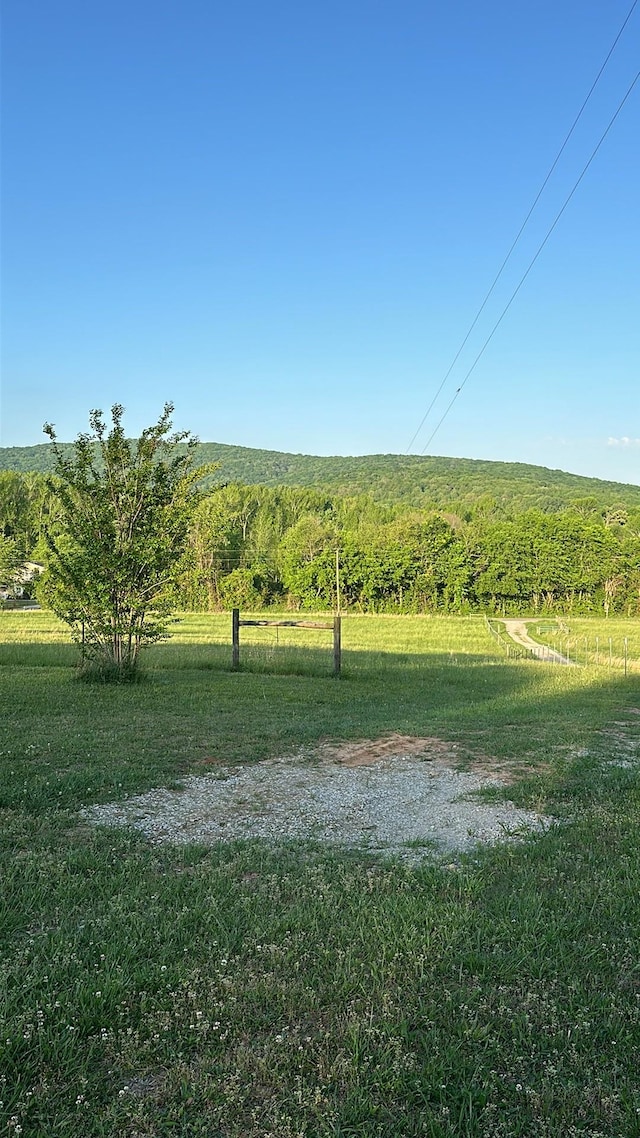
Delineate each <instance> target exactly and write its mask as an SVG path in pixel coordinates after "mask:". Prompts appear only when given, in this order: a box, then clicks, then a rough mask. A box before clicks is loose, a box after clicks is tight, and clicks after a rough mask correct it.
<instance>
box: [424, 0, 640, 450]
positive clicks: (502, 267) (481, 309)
mask: <svg viewBox="0 0 640 1138" xmlns="http://www.w3.org/2000/svg"><path fill="white" fill-rule="evenodd" d="M637 4H638V0H633V4H632V5H631V7H630V9H629V11H628V12H627V15H626V18H625V20H624V21H623V23H622V25H621V27H620V29H619V31H618V34H617V35H616V38H615V39H614V41H613V43H612V44H611V47H610V48H609V51H608V52H607V55H606V56H605V59H604V61H603V63H602V65H601V67H600V70H599V71H598V74H597V75H596V77H595V79H594V81H593V83H592V84H591V87H590V88H589V91H588V92H587V94H586V96H585V98H584V100H583V102H582V106H581V107H580V110H579V111H578V113H577V115H576V117H575V119H574V120H573V122H572V124H571V126H570V128H569V130H568V132H567V134H566V136H565V139H564V141H563V143H562V145H561V147H560V149H559V150H558V153H557V154H556V156H555V158H554V160H553V162H552V164H551V166H550V167H549V170H548V172H547V174H546V177H545V179H544V181H543V182H542V185H541V186H540V189H539V190H538V192H537V194H536V196H535V198H534V200H533V202H532V204H531V206H530V208H529V211H528V213H527V215H526V217H525V219H524V221H523V222H522V225H521V226H520V228H519V230H518V232H517V234H516V236H515V238H514V240H513V242H512V244H511V246H510V248H509V251H508V252H507V255H506V256H505V258H504V260H503V262H502V264H501V265H500V268H499V269H498V272H497V273H496V275H495V277H494V278H493V281H492V282H491V285H490V287H489V289H488V290H487V292H486V293H485V296H484V299H483V301H482V303H481V305H480V307H479V308H478V311H477V312H476V314H475V316H474V318H473V320H472V322H471V324H470V325H469V328H468V329H467V333H466V335H465V337H464V339H463V341H462V343H461V344H460V347H459V348H458V350H457V352H456V354H455V356H454V357H453V359H452V361H451V363H450V365H449V368H448V370H447V372H446V373H445V375H444V377H443V379H442V381H441V383H440V386H439V387H438V389H437V391H436V393H435V395H434V396H433V399H432V400H431V402H430V404H429V406H428V407H427V410H426V411H425V413H424V415H423V416H422V419H421V420H420V424H419V426H418V428H417V429H416V431H415V432H414V434H413V437H412V439H411V442H410V443H409V445H408V447H407V449H406V451H405V454H408V453H409V451H410V450H411V447H412V446H413V444H414V442H415V441H416V439H417V437H418V435H419V434H420V432H421V430H422V428H423V427H424V424H425V423H426V421H427V419H428V418H429V415H430V414H431V411H432V410H433V407H434V405H435V403H436V402H437V400H438V398H439V396H440V393H441V392H442V390H443V388H444V386H445V384H446V382H447V380H448V378H449V376H450V375H451V372H452V371H453V369H454V367H455V365H456V364H457V362H458V360H459V358H460V356H461V354H462V352H463V350H464V348H465V346H466V344H467V341H468V339H469V337H470V335H471V333H472V332H473V330H474V328H475V326H476V324H477V323H478V320H479V319H480V317H481V315H482V313H483V312H484V309H485V308H486V305H487V303H488V301H489V298H490V297H491V295H492V294H493V290H494V289H495V287H496V285H497V283H498V281H499V280H500V277H501V276H502V274H503V272H504V270H505V268H506V266H507V264H508V262H509V261H510V260H511V255H512V253H513V251H514V249H515V248H516V245H517V244H518V242H519V240H520V238H521V237H522V234H523V233H524V230H525V228H526V226H527V224H528V222H529V219H530V218H531V215H532V213H533V211H534V210H535V208H536V206H537V204H538V202H539V201H540V198H541V197H542V194H543V193H544V190H545V189H546V186H547V184H548V182H549V179H550V178H551V175H552V174H553V172H554V170H555V168H556V166H557V165H558V162H559V161H560V158H561V157H562V155H563V153H564V151H565V149H566V147H567V144H568V142H569V140H570V138H571V136H572V134H573V132H574V130H575V128H576V126H577V125H578V123H579V121H580V119H581V118H582V115H583V112H584V110H585V108H586V106H587V103H588V102H589V100H590V98H591V96H592V94H593V92H594V91H595V89H596V87H597V85H598V83H599V81H600V78H601V76H602V74H603V72H604V70H605V67H606V66H607V64H608V62H609V60H610V58H611V56H612V55H613V52H614V51H615V48H616V46H617V44H618V41H619V39H620V37H621V35H622V33H623V31H624V29H625V28H626V26H627V24H628V23H629V20H630V19H631V16H632V15H633V12H634V9H635V8H636V6H637ZM601 141H602V140H601ZM583 172H584V171H583ZM574 188H575V187H574ZM465 382H466V379H465ZM457 394H458V392H456V395H457ZM445 415H446V412H445ZM441 422H442V420H441ZM439 425H440V424H438V426H439ZM437 429H438V428H436V430H437ZM434 434H435V432H434ZM431 438H433V435H432V436H431ZM431 438H430V439H429V442H430V441H431ZM428 445H429V443H427V444H426V446H425V448H424V449H425V450H426V447H427V446H428ZM422 453H424V451H423V452H422Z"/></svg>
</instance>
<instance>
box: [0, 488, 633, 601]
mask: <svg viewBox="0 0 640 1138" xmlns="http://www.w3.org/2000/svg"><path fill="white" fill-rule="evenodd" d="M193 492H194V493H195V494H196V495H197V501H196V502H195V503H193V509H192V510H191V511H190V514H189V524H188V527H185V536H184V539H183V548H182V557H181V561H180V566H179V573H178V574H177V576H176V583H175V584H174V585H173V588H174V597H173V600H174V603H175V604H176V605H177V607H181V608H188V609H202V610H207V609H220V608H232V607H234V606H238V607H240V608H245V609H247V608H254V609H255V608H261V607H265V606H270V605H272V606H278V607H285V608H290V609H298V608H300V609H332V608H333V607H334V606H335V604H336V601H337V588H338V581H337V578H336V550H337V551H338V565H339V588H340V599H341V604H342V607H343V608H346V609H352V610H354V611H361V612H389V613H393V612H407V613H411V612H437V611H446V612H453V613H456V612H459V613H463V612H472V611H484V612H495V613H509V612H518V613H520V612H535V613H537V612H568V613H571V612H573V613H581V612H584V613H588V612H594V611H600V612H605V613H606V614H609V613H612V614H613V613H621V614H628V615H637V614H639V613H640V508H639V507H635V506H629V505H626V504H624V503H616V502H612V503H610V504H609V505H603V504H602V501H601V500H599V499H598V498H596V497H584V498H582V499H576V500H575V501H573V502H572V503H571V505H570V506H569V507H567V508H563V509H559V510H556V511H549V512H545V511H543V510H540V509H535V508H529V509H525V510H524V511H518V510H517V508H514V507H513V506H505V504H504V503H499V502H498V501H496V500H495V499H493V498H491V496H490V495H489V494H485V495H484V496H478V499H477V500H476V501H475V502H474V503H472V504H471V505H469V507H468V508H466V509H461V508H460V503H459V502H457V503H456V502H454V501H452V502H451V503H450V505H449V506H448V507H443V508H441V509H438V510H435V509H428V510H421V509H416V508H412V507H410V506H408V505H406V504H403V503H398V502H395V503H393V502H389V503H385V502H382V501H379V500H376V499H374V497H373V496H372V495H371V494H365V493H361V494H348V493H340V492H338V491H336V490H335V489H327V490H325V489H321V488H313V487H295V486H276V487H273V486H265V485H244V484H243V483H241V482H229V483H227V484H224V485H214V486H213V487H210V488H208V489H206V490H204V491H203V490H201V489H200V490H194V491H193ZM65 524H66V522H65V515H64V510H63V508H62V506H61V499H60V495H59V493H56V481H55V478H52V477H51V476H49V477H45V476H44V475H40V474H35V473H22V472H15V471H1V472H0V577H4V578H5V579H8V578H9V576H10V575H11V572H13V570H14V569H15V567H16V566H17V565H19V564H20V563H22V562H24V561H25V560H32V561H36V562H40V563H42V564H44V565H45V566H47V565H48V562H49V557H50V545H48V544H47V540H46V536H45V535H46V534H47V533H49V534H50V535H54V536H56V535H57V536H58V537H60V536H62V533H63V530H64V526H65ZM45 580H46V577H45ZM4 583H6V582H5V581H0V584H4Z"/></svg>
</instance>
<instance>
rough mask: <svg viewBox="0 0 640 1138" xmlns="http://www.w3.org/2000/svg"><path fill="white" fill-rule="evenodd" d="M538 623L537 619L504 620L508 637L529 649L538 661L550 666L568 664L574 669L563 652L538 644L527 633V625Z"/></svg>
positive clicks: (572, 663)
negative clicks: (545, 662)
mask: <svg viewBox="0 0 640 1138" xmlns="http://www.w3.org/2000/svg"><path fill="white" fill-rule="evenodd" d="M537 623H538V618H537V617H534V618H532V619H529V620H523V619H522V618H518V620H504V619H503V624H504V627H505V631H506V633H507V636H510V637H511V639H512V640H513V641H514V642H515V643H516V644H519V645H521V647H523V648H528V649H529V651H530V652H531V654H532V656H535V658H536V659H537V660H546V661H547V663H549V664H568V665H569V666H571V667H574V666H575V665H574V662H573V660H570V659H569V657H568V656H563V655H562V653H561V652H556V650H555V648H549V646H548V645H547V644H538V642H537V641H536V640H532V639H531V637H530V636H529V633H528V632H527V625H528V624H537Z"/></svg>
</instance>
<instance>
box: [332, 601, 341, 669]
mask: <svg viewBox="0 0 640 1138" xmlns="http://www.w3.org/2000/svg"><path fill="white" fill-rule="evenodd" d="M341 624H342V621H341V619H340V616H339V615H336V616H334V618H333V671H334V675H336V676H339V675H340V665H341V663H342V645H341V636H340V633H341Z"/></svg>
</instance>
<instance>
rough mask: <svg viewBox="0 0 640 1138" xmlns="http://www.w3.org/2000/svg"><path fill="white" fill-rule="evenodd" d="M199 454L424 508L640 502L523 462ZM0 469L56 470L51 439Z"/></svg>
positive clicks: (259, 477) (639, 495)
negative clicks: (587, 499)
mask: <svg viewBox="0 0 640 1138" xmlns="http://www.w3.org/2000/svg"><path fill="white" fill-rule="evenodd" d="M60 449H61V450H62V452H63V453H64V452H65V450H67V451H69V452H71V450H72V449H73V444H71V443H67V444H64V443H63V444H61V446H60ZM196 458H197V461H198V462H200V463H208V462H215V463H219V471H218V474H217V475H215V476H214V477H213V478H212V479H211V482H212V483H214V482H219V483H225V482H242V483H244V484H245V485H260V486H272V487H277V486H310V487H324V488H327V489H331V491H332V492H333V493H337V494H340V495H343V496H344V495H349V496H354V495H359V494H369V495H371V497H373V498H375V499H376V501H378V502H399V503H404V504H405V505H407V506H412V507H415V508H416V509H420V510H429V509H433V510H448V511H453V512H464V510H466V509H469V508H470V507H474V506H475V505H476V504H477V503H478V502H482V501H485V502H488V503H489V505H490V506H491V507H493V506H494V505H495V506H496V507H498V508H500V509H503V510H505V511H506V512H508V513H509V514H514V513H523V512H524V511H525V510H530V509H538V510H542V511H544V513H556V512H558V511H559V510H563V509H566V508H568V507H569V506H570V505H571V504H572V503H573V502H575V501H576V500H580V499H583V498H588V497H589V498H594V499H595V500H596V502H597V503H598V505H599V506H601V507H603V508H606V507H608V506H610V505H612V504H620V505H625V506H627V507H638V506H640V486H628V485H625V484H623V483H618V482H603V481H601V480H599V479H597V478H583V477H581V476H580V475H578V474H566V473H565V472H564V471H562V470H547V469H546V467H544V466H529V465H526V464H525V463H519V462H485V461H481V460H479V459H469V458H438V457H433V456H429V457H421V456H416V455H396V454H374V455H364V456H357V457H346V458H345V457H330V458H322V457H318V456H314V455H305V454H284V453H280V452H279V451H269V450H254V449H251V448H249V447H237V446H226V445H224V444H222V443H201V444H200V446H199V448H198V450H197V453H196ZM1 470H14V471H20V472H22V473H25V474H29V473H41V474H47V473H51V471H52V470H53V453H52V449H51V444H50V443H43V444H41V445H40V446H33V447H4V448H0V471H1Z"/></svg>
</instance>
